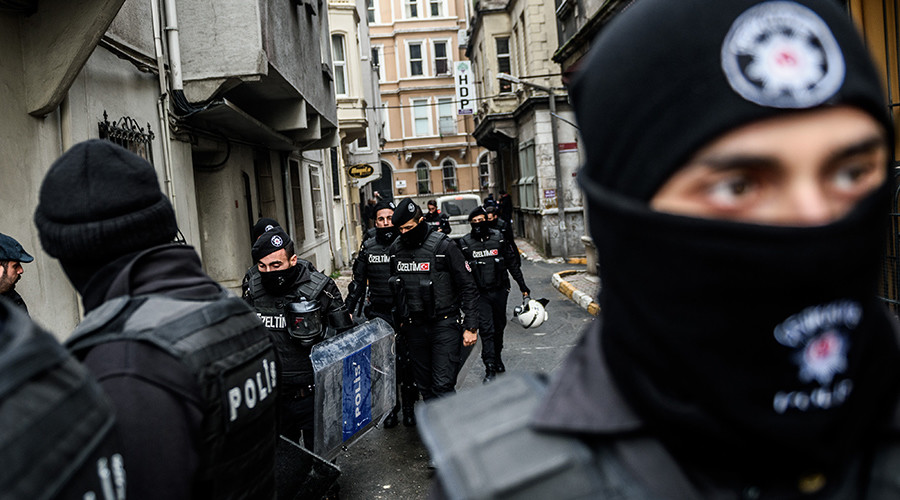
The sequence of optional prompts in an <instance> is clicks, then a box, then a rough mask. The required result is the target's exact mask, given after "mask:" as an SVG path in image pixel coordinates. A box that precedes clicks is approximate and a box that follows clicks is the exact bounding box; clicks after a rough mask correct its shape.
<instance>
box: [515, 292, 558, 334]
mask: <svg viewBox="0 0 900 500" xmlns="http://www.w3.org/2000/svg"><path fill="white" fill-rule="evenodd" d="M547 302H549V300H547V299H540V300H534V299H527V300H525V302H523V303H522V305H520V306H516V307H515V309H513V317H514V318H515V319H516V320H517V321H518V322H519V324H521V325H522V326H523V327H524V328H531V327H538V326H541V325H542V324H544V321H547V318H548V317H549V315H548V314H547V310H546V309H544V306H545V305H547Z"/></svg>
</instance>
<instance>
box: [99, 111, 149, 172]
mask: <svg viewBox="0 0 900 500" xmlns="http://www.w3.org/2000/svg"><path fill="white" fill-rule="evenodd" d="M98 126H99V129H100V138H101V139H106V140H107V141H110V142H112V143H114V144H118V145H119V146H122V147H123V148H125V149H127V150H128V151H131V152H132V153H134V154H136V155H138V156H140V157H141V158H143V159H145V160H147V161H148V162H150V164H151V165H152V164H153V148H152V147H151V146H150V141H152V140H153V139H154V135H153V131H152V130H150V124H149V123H148V124H147V131H146V132H144V129H143V128H141V127H140V125H138V123H137V121H136V120H135V119H134V118H132V117H130V116H123V117H122V118H119V120H118V121H115V122H110V121H109V116H108V115H107V114H106V111H105V110H104V111H103V121H102V122H99V123H98Z"/></svg>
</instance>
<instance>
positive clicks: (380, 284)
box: [363, 238, 394, 307]
mask: <svg viewBox="0 0 900 500" xmlns="http://www.w3.org/2000/svg"><path fill="white" fill-rule="evenodd" d="M363 245H364V246H365V248H366V258H367V259H368V261H367V262H366V279H367V280H368V281H369V300H370V301H371V302H372V304H374V305H375V306H381V307H390V305H391V304H392V303H393V301H394V296H393V294H391V288H390V286H389V285H388V279H389V278H390V277H391V253H390V251H388V249H389V248H390V245H383V244H381V243H379V242H378V240H376V239H375V238H369V239H368V240H366V241H365V242H364V243H363Z"/></svg>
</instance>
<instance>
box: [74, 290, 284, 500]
mask: <svg viewBox="0 0 900 500" xmlns="http://www.w3.org/2000/svg"><path fill="white" fill-rule="evenodd" d="M128 339H131V340H134V341H136V342H147V343H150V344H153V345H155V346H156V347H158V348H160V349H162V350H163V351H165V352H167V353H169V354H171V355H172V356H173V357H175V358H177V359H178V360H180V361H181V362H182V363H183V364H184V365H185V366H186V367H187V368H188V370H189V371H190V372H191V373H193V374H194V376H195V377H196V380H197V384H198V386H199V387H200V392H201V394H202V395H203V397H204V399H205V401H204V402H205V408H204V417H203V429H202V431H203V436H202V440H201V441H199V442H198V443H197V445H198V447H199V455H200V465H199V467H198V477H197V478H196V480H195V482H194V488H195V490H194V494H195V495H196V496H198V497H204V498H206V497H208V498H235V499H237V498H272V497H273V496H274V486H275V484H274V456H275V437H276V436H275V422H276V414H275V400H276V395H277V391H276V386H277V370H276V361H275V360H276V357H275V350H274V349H273V346H272V342H271V341H270V340H269V336H268V334H267V333H266V331H265V330H264V329H263V328H262V327H261V325H260V324H259V319H258V318H257V317H256V315H255V314H254V313H253V311H252V310H251V309H250V308H249V307H247V304H245V303H244V302H243V301H242V300H241V299H239V298H237V297H233V296H231V295H230V294H228V293H227V292H224V291H223V292H222V294H221V296H220V297H219V298H217V299H216V300H209V301H199V300H181V299H174V298H169V297H165V296H161V295H145V296H137V297H118V298H115V299H112V300H110V301H107V302H106V303H104V304H103V305H102V306H100V307H99V308H97V309H96V310H95V311H93V312H91V313H90V314H88V315H87V317H85V318H84V321H82V323H81V324H80V325H79V326H78V328H76V329H75V332H74V333H73V335H72V338H71V339H70V340H69V341H68V342H67V346H68V347H69V349H70V350H71V351H72V352H73V353H74V354H75V355H76V356H78V357H81V358H83V357H84V356H85V355H86V354H87V351H89V350H90V348H91V347H93V346H96V345H98V344H102V343H105V342H112V341H121V340H128Z"/></svg>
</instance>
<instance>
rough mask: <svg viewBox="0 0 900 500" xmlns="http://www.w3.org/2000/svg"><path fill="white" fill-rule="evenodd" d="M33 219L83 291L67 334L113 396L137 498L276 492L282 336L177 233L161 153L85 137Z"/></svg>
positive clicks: (49, 182)
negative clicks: (142, 153)
mask: <svg viewBox="0 0 900 500" xmlns="http://www.w3.org/2000/svg"><path fill="white" fill-rule="evenodd" d="M34 221H35V224H36V226H37V229H38V233H39V235H40V239H41V244H42V245H43V247H44V250H45V251H46V252H47V253H48V254H50V255H51V256H54V257H56V258H58V259H59V261H60V264H61V266H62V268H63V271H65V273H66V276H67V277H68V278H69V280H70V281H71V282H72V285H73V286H74V287H75V289H76V290H78V292H79V293H80V294H81V299H82V304H83V306H84V310H85V312H86V313H87V314H86V316H85V318H84V320H83V321H82V322H81V324H79V325H78V327H77V328H76V329H75V331H74V332H73V334H72V336H71V337H70V338H69V340H68V341H67V346H68V347H69V349H70V351H72V353H73V354H74V355H75V356H76V358H78V359H79V360H81V361H82V362H83V363H84V365H85V366H86V367H87V368H88V369H89V370H90V371H91V372H92V373H93V374H94V376H96V378H97V380H99V381H100V384H101V386H102V388H103V390H104V391H105V392H106V394H107V395H108V396H109V398H110V400H111V401H112V404H113V406H114V407H115V412H116V420H117V422H118V426H119V428H120V430H121V432H120V436H121V438H122V457H123V458H124V462H125V464H126V467H127V470H128V481H127V486H126V488H127V493H128V497H129V498H142V497H147V498H271V497H272V495H273V494H274V489H275V483H274V470H273V468H274V455H275V438H276V434H275V427H274V426H275V422H276V420H275V419H276V407H275V400H276V397H277V389H276V385H277V380H276V375H277V372H276V368H277V365H276V359H275V351H274V347H273V345H272V342H271V340H270V339H269V335H268V332H266V330H265V328H263V327H262V325H260V324H259V320H258V319H257V317H256V314H254V312H253V311H252V310H251V309H250V308H249V307H247V305H246V304H244V303H243V301H241V300H240V299H238V298H236V297H233V296H232V295H231V294H230V293H229V292H228V291H226V290H224V289H223V288H222V287H221V286H220V285H219V284H218V283H216V282H215V281H213V280H212V279H211V278H210V277H209V276H207V275H206V274H205V273H204V272H203V269H202V267H201V264H200V258H199V256H198V255H197V253H196V252H195V251H194V249H193V248H191V247H189V246H187V245H183V244H174V243H171V242H172V241H173V240H174V238H175V236H176V234H177V233H178V228H177V226H176V222H175V212H174V210H173V209H172V205H171V204H170V203H169V201H168V199H167V198H166V197H165V195H164V194H163V193H162V191H160V188H159V182H158V180H157V177H156V172H155V171H154V169H153V166H151V165H150V164H149V163H148V162H147V161H145V160H144V159H142V158H140V157H138V156H137V155H135V154H133V153H131V152H129V151H127V150H125V149H124V148H121V147H119V146H117V145H115V144H113V143H111V142H109V141H105V140H91V141H87V142H83V143H80V144H77V145H75V146H74V147H72V148H71V149H69V150H68V151H67V152H66V153H64V154H63V155H62V156H61V157H60V158H59V159H58V160H57V161H56V162H54V164H53V165H52V166H51V167H50V169H49V171H48V172H47V175H46V177H45V178H44V181H43V183H42V184H41V188H40V197H39V203H38V207H37V210H36V212H35V215H34ZM73 418H74V417H73Z"/></svg>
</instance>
